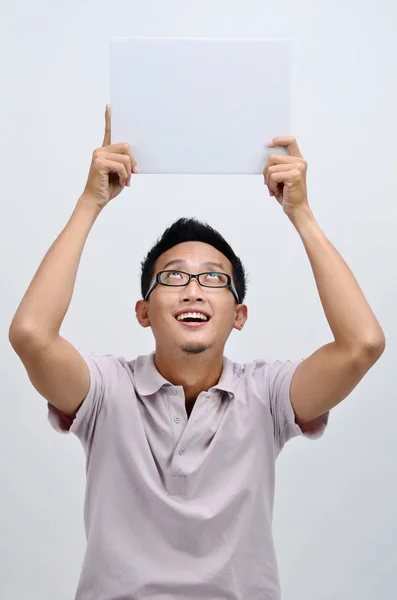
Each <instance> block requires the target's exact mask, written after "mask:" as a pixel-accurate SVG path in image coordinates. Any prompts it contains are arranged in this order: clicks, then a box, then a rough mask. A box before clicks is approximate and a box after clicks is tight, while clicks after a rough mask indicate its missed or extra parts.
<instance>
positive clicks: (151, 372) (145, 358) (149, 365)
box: [134, 352, 238, 396]
mask: <svg viewBox="0 0 397 600" xmlns="http://www.w3.org/2000/svg"><path fill="white" fill-rule="evenodd" d="M134 374H135V386H136V390H137V392H138V394H139V395H140V396H150V395H151V394H155V393H156V392H158V391H159V390H160V389H161V388H162V387H163V386H165V385H172V384H171V383H170V382H169V381H167V380H166V379H165V378H164V377H163V376H162V375H161V374H160V373H159V372H158V370H157V368H156V365H155V363H154V352H152V353H151V354H146V355H141V356H138V357H137V358H136V360H135V365H134ZM237 380H238V376H237V374H236V373H235V370H234V364H233V362H232V361H231V360H229V359H228V358H227V357H226V356H224V357H223V368H222V373H221V377H220V379H219V381H218V383H217V384H215V385H214V386H213V388H212V389H219V390H223V391H224V392H228V393H229V394H233V395H234V391H235V387H236V382H237Z"/></svg>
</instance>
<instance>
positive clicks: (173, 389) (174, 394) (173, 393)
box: [170, 388, 176, 396]
mask: <svg viewBox="0 0 397 600" xmlns="http://www.w3.org/2000/svg"><path fill="white" fill-rule="evenodd" d="M170 394H171V396H176V389H175V388H171V389H170Z"/></svg>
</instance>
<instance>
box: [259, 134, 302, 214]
mask: <svg viewBox="0 0 397 600" xmlns="http://www.w3.org/2000/svg"><path fill="white" fill-rule="evenodd" d="M277 146H283V147H284V148H286V149H287V151H288V155H285V154H271V155H270V157H269V160H268V161H267V163H266V166H265V168H264V170H263V175H264V178H265V184H266V185H267V187H268V189H269V194H270V196H275V197H276V199H277V202H279V203H280V204H281V206H282V207H283V210H284V212H285V214H286V215H287V216H288V217H290V218H291V217H294V216H295V215H296V213H297V212H299V211H300V210H302V209H303V210H305V209H307V208H308V206H309V205H308V200H307V187H306V171H307V162H306V161H305V160H304V158H303V156H302V154H301V152H300V150H299V146H298V144H297V143H296V140H295V138H294V137H277V138H274V140H272V141H271V142H270V143H269V144H268V148H275V147H277Z"/></svg>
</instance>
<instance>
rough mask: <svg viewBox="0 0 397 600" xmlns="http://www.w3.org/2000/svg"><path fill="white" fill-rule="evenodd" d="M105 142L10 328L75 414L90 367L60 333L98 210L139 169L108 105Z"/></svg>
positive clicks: (19, 348) (25, 359) (36, 377)
mask: <svg viewBox="0 0 397 600" xmlns="http://www.w3.org/2000/svg"><path fill="white" fill-rule="evenodd" d="M105 122H106V125H105V136H104V140H103V145H102V147H101V148H99V149H98V150H95V152H94V155H93V159H92V164H91V168H90V172H89V175H88V179H87V184H86V187H85V189H84V192H83V194H82V195H81V197H80V198H79V200H78V202H77V205H76V207H75V209H74V211H73V214H72V216H71V218H70V220H69V222H68V223H67V225H66V227H65V228H64V229H63V231H62V232H61V234H60V235H59V236H58V238H57V239H56V240H55V242H54V243H53V245H52V246H51V248H50V249H49V250H48V252H47V254H46V256H45V257H44V259H43V261H42V263H41V264H40V266H39V268H38V270H37V272H36V274H35V276H34V278H33V280H32V282H31V284H30V285H29V287H28V289H27V291H26V293H25V295H24V297H23V299H22V301H21V303H20V305H19V307H18V309H17V311H16V313H15V316H14V318H13V320H12V323H11V326H10V330H9V340H10V342H11V345H12V347H13V348H14V350H15V352H16V353H17V354H18V356H19V357H20V359H21V361H22V363H23V364H24V366H25V368H26V371H27V373H28V376H29V378H30V380H31V382H32V384H33V385H34V387H35V388H36V389H37V391H38V392H39V393H40V394H41V395H42V396H43V397H44V398H46V399H47V400H48V401H49V402H50V403H51V404H53V405H54V406H55V407H56V408H58V409H59V410H61V411H62V412H64V413H65V414H68V415H73V414H75V412H76V410H77V409H78V407H79V406H80V404H81V403H82V402H83V400H84V398H85V396H86V395H87V392H88V389H89V372H88V367H87V366H86V364H85V361H84V360H83V358H82V357H81V355H80V353H79V352H78V351H77V350H76V349H75V347H74V346H73V345H72V344H70V343H69V342H67V341H66V340H65V339H64V338H62V337H61V336H60V334H59V332H60V328H61V325H62V322H63V320H64V318H65V315H66V313H67V310H68V308H69V305H70V302H71V299H72V295H73V290H74V286H75V282H76V276H77V270H78V267H79V264H80V259H81V255H82V252H83V249H84V246H85V243H86V240H87V237H88V234H89V232H90V231H91V228H92V226H93V225H94V223H95V221H96V219H97V217H98V215H99V213H100V212H101V211H102V210H103V208H104V207H105V206H106V205H107V204H108V202H109V201H110V200H112V199H113V198H115V197H116V196H118V195H119V194H120V192H121V191H122V190H123V189H124V187H125V185H130V180H131V174H132V173H133V172H136V171H137V166H136V162H135V160H134V158H133V156H132V154H131V150H130V147H129V145H128V144H114V145H110V135H111V132H110V127H111V124H110V123H111V118H110V107H107V108H106V117H105Z"/></svg>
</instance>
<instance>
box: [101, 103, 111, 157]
mask: <svg viewBox="0 0 397 600" xmlns="http://www.w3.org/2000/svg"><path fill="white" fill-rule="evenodd" d="M111 138H112V126H111V109H110V104H107V105H106V111H105V135H104V137H103V143H102V147H103V146H110V144H111V143H112V142H111Z"/></svg>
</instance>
